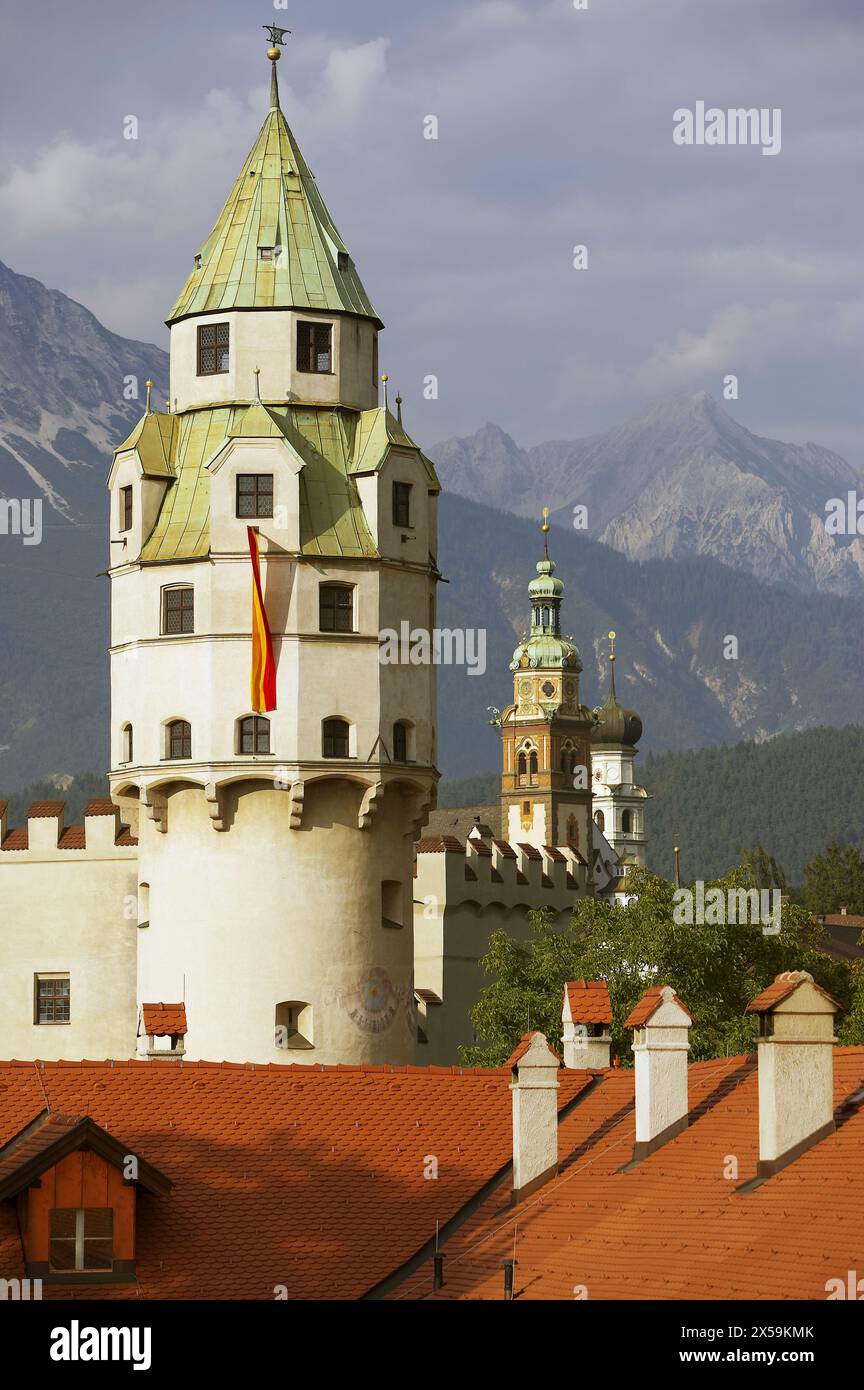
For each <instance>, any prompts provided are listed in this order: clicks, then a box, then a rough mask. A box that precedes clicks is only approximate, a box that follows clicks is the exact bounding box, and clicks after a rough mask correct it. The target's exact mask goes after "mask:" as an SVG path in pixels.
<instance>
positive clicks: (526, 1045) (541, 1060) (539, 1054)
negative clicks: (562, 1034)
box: [504, 1029, 561, 1067]
mask: <svg viewBox="0 0 864 1390" xmlns="http://www.w3.org/2000/svg"><path fill="white" fill-rule="evenodd" d="M535 1039H537V1040H538V1041H537V1042H535ZM532 1047H533V1048H534V1051H535V1056H534V1057H533V1058H532V1059H531V1060H532V1062H533V1063H534V1065H535V1066H537V1065H541V1066H549V1062H548V1060H547V1058H546V1056H545V1054H544V1053H543V1051H542V1049H543V1047H545V1048H546V1050H547V1052H549V1054H550V1055H551V1056H552V1057H554V1059H555V1064H556V1066H559V1067H560V1066H561V1058H560V1057H559V1056H558V1053H557V1052H556V1051H555V1049H554V1047H553V1046H552V1044H551V1043H550V1042H548V1041H547V1039H546V1035H545V1034H544V1033H541V1032H540V1031H539V1029H533V1030H532V1031H531V1032H530V1033H523V1034H522V1038H521V1040H520V1042H519V1043H518V1044H517V1046H516V1047H515V1048H514V1050H513V1051H512V1052H511V1054H510V1056H509V1057H508V1058H507V1061H506V1062H505V1063H504V1065H505V1067H517V1066H518V1065H519V1063H520V1062H521V1061H522V1059H523V1057H525V1056H526V1054H527V1053H528V1052H530V1051H531V1049H532Z"/></svg>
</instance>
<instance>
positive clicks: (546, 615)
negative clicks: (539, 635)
mask: <svg viewBox="0 0 864 1390" xmlns="http://www.w3.org/2000/svg"><path fill="white" fill-rule="evenodd" d="M543 626H544V627H548V626H549V609H548V608H544V609H543Z"/></svg>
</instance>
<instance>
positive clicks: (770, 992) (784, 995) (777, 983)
mask: <svg viewBox="0 0 864 1390" xmlns="http://www.w3.org/2000/svg"><path fill="white" fill-rule="evenodd" d="M805 983H806V984H811V985H812V986H813V988H814V989H815V990H816V991H817V992H818V993H819V994H821V995H822V997H823V998H824V999H827V1000H828V1003H829V1004H833V1006H834V1008H835V1009H840V1008H842V1005H841V1004H839V1003H838V1002H837V1000H836V999H834V998H832V996H831V995H830V994H829V993H828V991H827V990H826V989H823V988H822V986H821V985H817V983H816V981H815V980H814V979H813V976H812V975H811V974H810V972H809V970H784V971H782V972H781V974H779V975H777V976H776V977H775V979H774V982H773V984H770V985H769V986H768V988H767V989H763V991H762V993H761V994H757V996H756V998H755V999H751V1001H750V1003H749V1004H748V1005H747V1008H746V1009H745V1010H744V1012H745V1013H748V1014H765V1013H769V1012H770V1010H771V1009H773V1008H775V1006H776V1005H777V1004H782V1002H783V1000H784V999H788V998H789V996H790V995H792V994H794V993H795V991H796V989H797V988H798V986H799V985H803V984H805Z"/></svg>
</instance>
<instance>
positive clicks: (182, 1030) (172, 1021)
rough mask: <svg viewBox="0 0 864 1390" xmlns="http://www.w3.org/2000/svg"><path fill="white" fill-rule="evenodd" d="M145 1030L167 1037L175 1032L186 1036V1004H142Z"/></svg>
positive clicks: (158, 1036)
mask: <svg viewBox="0 0 864 1390" xmlns="http://www.w3.org/2000/svg"><path fill="white" fill-rule="evenodd" d="M141 1012H142V1013H143V1015H144V1020H143V1022H144V1032H145V1033H155V1035H156V1037H157V1038H167V1037H170V1036H172V1035H173V1034H174V1033H178V1034H180V1035H181V1036H182V1037H185V1036H186V1005H185V1004H142V1005H141Z"/></svg>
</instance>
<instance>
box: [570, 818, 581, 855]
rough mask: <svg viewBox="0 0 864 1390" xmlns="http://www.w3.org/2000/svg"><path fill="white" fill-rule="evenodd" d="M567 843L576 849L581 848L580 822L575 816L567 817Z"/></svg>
mask: <svg viewBox="0 0 864 1390" xmlns="http://www.w3.org/2000/svg"><path fill="white" fill-rule="evenodd" d="M567 843H568V845H572V846H573V848H574V849H578V848H579V822H578V820H577V819H576V817H575V816H568V817H567Z"/></svg>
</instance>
